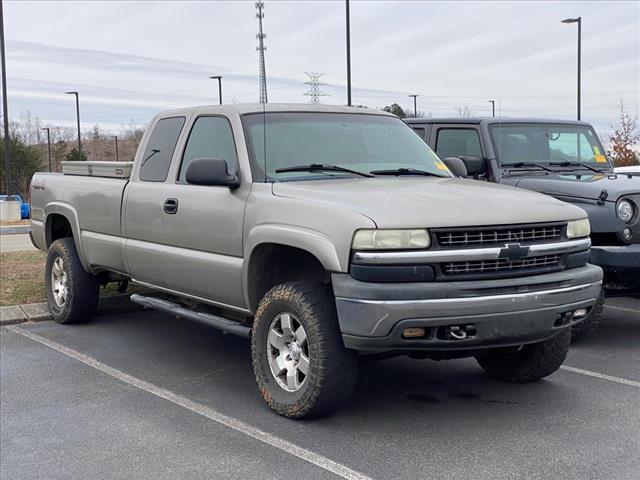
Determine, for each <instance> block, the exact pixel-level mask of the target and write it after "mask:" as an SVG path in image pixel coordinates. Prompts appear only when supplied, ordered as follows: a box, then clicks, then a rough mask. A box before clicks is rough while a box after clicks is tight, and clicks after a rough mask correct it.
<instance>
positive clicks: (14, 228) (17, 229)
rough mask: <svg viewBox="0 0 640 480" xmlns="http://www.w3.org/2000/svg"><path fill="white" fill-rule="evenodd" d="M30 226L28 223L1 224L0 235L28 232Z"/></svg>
mask: <svg viewBox="0 0 640 480" xmlns="http://www.w3.org/2000/svg"><path fill="white" fill-rule="evenodd" d="M30 231H31V227H30V226H29V225H2V226H0V235H15V234H17V233H29V232H30Z"/></svg>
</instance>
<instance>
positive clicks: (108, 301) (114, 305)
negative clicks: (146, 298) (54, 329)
mask: <svg viewBox="0 0 640 480" xmlns="http://www.w3.org/2000/svg"><path fill="white" fill-rule="evenodd" d="M142 309H143V308H142V307H141V306H140V305H136V304H135V303H132V302H130V301H129V295H127V294H125V295H110V296H108V297H100V303H99V304H98V312H97V315H111V314H116V313H129V312H135V311H139V310H142ZM51 318H52V317H51V312H49V306H48V305H47V304H46V303H30V304H26V305H10V306H7V307H0V326H4V325H13V324H16V323H24V322H43V321H45V320H51Z"/></svg>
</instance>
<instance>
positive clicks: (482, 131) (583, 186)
mask: <svg viewBox="0 0 640 480" xmlns="http://www.w3.org/2000/svg"><path fill="white" fill-rule="evenodd" d="M406 122H407V123H408V124H409V126H411V128H413V130H414V131H415V132H416V133H417V134H418V135H419V136H420V137H421V138H422V139H423V140H424V141H425V142H427V144H429V146H431V148H432V149H433V150H435V152H436V153H437V154H438V156H440V158H442V159H445V163H446V164H447V165H448V166H449V168H450V169H451V170H452V171H453V172H454V173H455V174H456V175H459V176H468V177H473V178H476V179H478V180H485V181H489V182H495V183H501V184H505V185H513V186H516V187H521V188H526V189H529V190H535V191H537V192H541V193H546V194H548V195H552V196H554V197H556V198H558V199H560V200H564V201H565V202H569V203H573V204H575V205H578V206H580V207H582V208H583V209H584V210H585V211H586V212H587V213H588V215H589V220H590V222H591V242H592V247H591V253H590V257H591V258H590V261H591V263H594V264H596V265H600V266H601V267H602V268H603V269H604V271H605V284H604V287H605V289H606V291H607V295H611V294H625V295H629V294H630V295H638V294H640V177H639V176H637V175H634V174H631V173H629V174H627V173H625V174H615V173H614V172H613V166H612V164H611V162H610V161H609V159H608V158H607V156H606V154H605V150H604V148H603V147H602V144H601V143H600V140H599V139H598V136H597V135H596V133H595V131H594V129H593V127H592V126H591V125H590V124H589V123H586V122H576V121H564V120H539V119H513V118H509V119H505V118H444V119H421V118H412V119H407V120H406ZM603 295H604V294H603ZM603 303H604V297H603V300H602V302H601V303H600V307H599V308H596V309H594V312H593V314H592V315H590V317H589V318H588V319H586V320H585V321H584V322H582V323H580V324H578V325H577V326H576V327H575V328H574V338H579V337H582V336H585V335H587V334H589V333H591V331H593V330H594V329H595V327H596V326H597V324H598V321H599V317H600V315H601V313H602V304H603Z"/></svg>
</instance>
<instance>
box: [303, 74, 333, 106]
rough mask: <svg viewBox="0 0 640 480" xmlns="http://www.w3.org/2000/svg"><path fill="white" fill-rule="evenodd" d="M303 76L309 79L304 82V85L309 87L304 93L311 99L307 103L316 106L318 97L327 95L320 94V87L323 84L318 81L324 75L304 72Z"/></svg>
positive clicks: (318, 101) (318, 100)
mask: <svg viewBox="0 0 640 480" xmlns="http://www.w3.org/2000/svg"><path fill="white" fill-rule="evenodd" d="M304 73H305V75H307V76H308V77H309V80H307V81H306V82H304V84H305V85H309V90H308V91H307V92H305V93H304V95H306V96H307V97H311V99H310V100H309V103H313V104H317V103H320V97H326V96H327V95H328V94H326V93H324V92H322V91H321V90H320V87H321V86H322V85H324V83H323V82H321V81H320V77H321V76H322V75H324V73H316V72H304Z"/></svg>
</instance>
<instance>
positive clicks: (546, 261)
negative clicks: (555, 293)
mask: <svg viewBox="0 0 640 480" xmlns="http://www.w3.org/2000/svg"><path fill="white" fill-rule="evenodd" d="M559 265H560V256H559V255H540V256H538V257H524V258H521V259H519V260H508V259H506V258H500V259H498V260H477V261H472V262H448V263H443V264H442V265H441V268H442V271H443V272H444V273H445V274H446V275H465V274H470V273H475V274H479V273H490V272H511V271H523V270H537V269H546V268H550V267H558V266H559Z"/></svg>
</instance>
